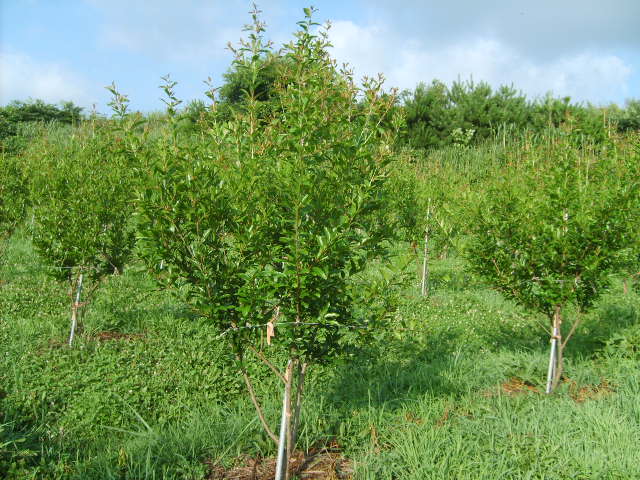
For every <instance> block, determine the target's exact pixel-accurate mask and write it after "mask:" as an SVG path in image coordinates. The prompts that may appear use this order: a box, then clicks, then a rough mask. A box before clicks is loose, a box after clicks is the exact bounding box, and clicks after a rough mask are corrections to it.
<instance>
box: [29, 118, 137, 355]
mask: <svg viewBox="0 0 640 480" xmlns="http://www.w3.org/2000/svg"><path fill="white" fill-rule="evenodd" d="M125 121H129V120H127V119H125V118H116V119H113V120H111V121H110V122H108V123H106V124H103V125H102V126H99V127H97V128H95V126H93V125H90V124H85V125H83V126H81V127H79V128H77V129H75V130H74V132H73V135H70V136H68V138H66V139H65V140H60V139H55V140H50V139H47V138H46V137H45V138H44V139H43V141H42V142H41V143H40V144H39V145H37V148H35V149H34V151H33V152H31V154H30V161H31V167H32V168H31V171H32V172H33V175H32V180H31V191H32V198H33V219H34V221H33V225H32V228H31V230H32V232H31V233H32V238H33V243H34V246H35V248H36V251H37V252H38V253H39V255H40V256H41V258H43V260H44V261H45V262H46V263H47V264H48V266H49V267H50V268H48V269H47V271H48V272H49V273H50V274H52V275H53V276H54V277H55V278H57V279H59V280H68V281H69V282H70V284H71V288H70V290H71V291H70V298H71V311H72V313H71V317H72V318H71V332H70V336H69V344H70V345H71V344H72V343H73V339H74V336H75V333H76V327H77V323H78V318H79V308H80V307H81V306H82V304H83V303H81V300H82V298H81V297H80V293H81V291H82V289H83V286H85V287H86V286H87V283H88V281H90V282H92V284H93V285H92V286H91V287H90V288H85V289H84V291H85V295H84V300H85V303H86V299H87V298H89V297H90V295H91V293H92V292H93V291H94V290H95V288H96V287H97V286H98V285H99V283H100V281H101V280H102V279H103V278H105V276H107V275H110V274H114V273H120V272H122V270H123V268H124V265H125V264H126V262H127V260H128V259H129V256H130V254H131V252H132V249H133V245H134V240H135V236H134V232H133V225H132V223H131V216H132V210H133V205H132V200H133V198H132V187H133V184H134V181H135V176H134V170H133V166H134V165H132V163H131V162H132V160H131V158H132V157H131V156H130V155H126V154H125V153H124V152H123V148H126V147H125V146H124V145H123V143H125V142H126V138H125V137H124V135H123V134H122V133H121V131H120V130H119V129H116V128H117V127H118V125H121V124H122V123H123V122H125Z"/></svg>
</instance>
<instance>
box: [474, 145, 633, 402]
mask: <svg viewBox="0 0 640 480" xmlns="http://www.w3.org/2000/svg"><path fill="white" fill-rule="evenodd" d="M544 154H548V155H549V158H548V160H547V159H544V157H543V158H537V159H536V162H532V164H530V165H525V166H522V165H519V166H514V167H513V168H509V169H508V170H507V171H506V172H505V174H504V177H503V178H502V179H500V180H499V181H497V183H496V185H495V186H494V188H492V189H491V190H490V191H489V192H487V194H486V197H485V200H484V203H483V204H482V205H481V207H480V208H479V210H478V212H477V213H476V215H475V219H474V240H473V243H472V245H471V247H470V249H469V252H468V257H469V262H470V264H471V267H472V268H473V269H474V270H475V271H476V272H478V273H480V274H481V275H483V276H484V277H486V278H487V279H488V280H489V281H490V282H491V283H492V284H493V285H494V286H495V287H496V288H497V289H498V290H500V291H501V292H502V293H503V294H505V295H506V296H507V297H509V298H511V299H513V300H515V301H516V302H518V303H520V304H521V305H523V306H525V307H526V308H529V309H531V310H534V311H537V312H540V313H543V314H545V315H546V316H547V317H548V318H549V321H550V324H551V328H552V334H551V342H552V349H551V358H550V362H549V374H548V379H547V393H550V392H551V391H552V390H553V388H555V386H557V384H558V382H559V381H560V379H561V376H562V369H563V349H564V347H565V345H566V343H567V342H568V341H569V339H570V338H571V335H572V334H573V332H574V331H575V328H576V327H577V321H578V320H575V321H574V324H573V325H572V327H571V329H570V331H569V333H568V334H567V335H566V337H564V340H563V330H562V323H563V312H564V310H565V307H566V306H567V305H569V304H574V305H576V306H577V307H578V308H579V309H580V310H581V311H584V310H586V309H588V308H589V307H590V306H591V305H592V304H593V302H594V301H595V300H596V299H597V297H598V295H599V294H600V293H601V292H602V290H603V289H604V288H605V287H606V286H607V284H608V280H609V279H608V274H609V273H610V272H612V271H613V270H614V269H616V267H617V266H618V265H619V262H620V260H621V254H622V253H623V251H624V249H625V248H626V247H628V246H629V245H631V244H632V243H633V236H634V235H635V234H636V231H637V221H638V192H639V186H640V176H639V175H638V173H639V171H638V159H637V158H632V157H630V156H621V157H618V156H617V155H616V154H615V152H607V153H605V154H602V155H601V156H600V157H597V158H593V157H589V156H587V155H584V154H582V153H581V152H579V151H578V150H576V149H574V148H572V147H570V146H568V145H561V146H559V147H555V148H554V149H552V150H550V151H548V152H544ZM534 164H535V166H534ZM578 318H579V317H578Z"/></svg>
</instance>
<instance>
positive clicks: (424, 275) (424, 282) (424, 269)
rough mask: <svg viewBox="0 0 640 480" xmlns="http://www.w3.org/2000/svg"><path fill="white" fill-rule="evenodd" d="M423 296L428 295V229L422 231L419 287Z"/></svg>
mask: <svg viewBox="0 0 640 480" xmlns="http://www.w3.org/2000/svg"><path fill="white" fill-rule="evenodd" d="M420 293H422V296H423V297H426V296H428V295H429V229H428V228H427V229H426V230H425V232H424V258H423V261H422V285H421V289H420Z"/></svg>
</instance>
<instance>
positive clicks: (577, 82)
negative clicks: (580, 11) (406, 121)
mask: <svg viewBox="0 0 640 480" xmlns="http://www.w3.org/2000/svg"><path fill="white" fill-rule="evenodd" d="M329 36H330V39H331V41H332V43H333V45H334V51H333V54H334V56H335V57H336V58H337V60H338V61H340V62H348V63H349V64H350V65H351V66H352V67H353V68H354V70H355V73H356V75H368V76H371V75H375V74H377V73H378V72H384V73H385V74H386V77H387V79H388V82H387V83H388V85H389V86H396V87H399V88H413V87H415V85H416V84H417V83H418V82H420V81H423V82H426V83H429V82H430V81H431V80H432V79H439V80H442V81H444V82H445V83H451V82H453V81H455V80H457V79H463V80H467V79H469V78H473V80H474V81H486V82H488V83H490V84H491V85H493V86H494V87H497V86H499V85H505V84H506V85H512V84H513V85H514V86H515V87H516V88H518V89H522V90H523V91H524V92H525V93H527V94H528V95H529V96H530V97H536V96H540V95H544V94H545V93H547V92H548V91H552V92H553V93H554V94H555V95H563V96H564V95H570V96H571V97H572V98H573V99H574V100H579V101H592V102H596V103H599V102H600V103H606V102H609V101H611V100H612V99H616V100H619V101H621V100H622V99H623V98H624V97H625V96H626V94H627V92H628V83H629V80H630V77H631V74H632V69H631V67H630V66H629V65H627V64H625V63H624V61H623V60H622V59H620V58H619V57H617V56H615V55H613V54H607V53H598V52H594V51H588V50H587V51H582V52H576V53H572V54H568V55H564V56H562V55H560V56H556V57H553V58H548V59H542V58H535V57H527V56H525V55H524V54H523V53H522V52H521V51H518V50H516V49H515V48H513V47H510V46H507V45H506V44H505V43H503V42H501V41H499V40H496V39H494V38H490V37H480V36H478V37H475V38H466V39H465V40H464V41H460V42H457V43H455V42H449V43H447V44H438V45H433V44H430V43H429V42H426V41H423V40H422V39H420V38H416V37H407V38H402V37H400V36H399V35H395V34H394V32H393V31H391V29H390V28H389V27H388V26H386V25H381V24H380V23H378V24H373V25H367V26H360V25H357V24H355V23H353V22H350V21H337V22H334V24H333V28H332V29H331V30H330V34H329Z"/></svg>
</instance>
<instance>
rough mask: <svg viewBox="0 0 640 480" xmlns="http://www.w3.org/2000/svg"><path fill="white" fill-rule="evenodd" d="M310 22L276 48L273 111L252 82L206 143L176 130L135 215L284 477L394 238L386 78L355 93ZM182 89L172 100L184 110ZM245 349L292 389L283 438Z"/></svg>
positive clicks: (269, 55)
mask: <svg viewBox="0 0 640 480" xmlns="http://www.w3.org/2000/svg"><path fill="white" fill-rule="evenodd" d="M305 15H306V17H305V20H303V21H301V22H299V23H298V25H299V29H298V31H297V33H296V34H295V39H294V40H293V41H292V42H291V43H289V44H287V45H285V46H284V47H283V50H282V51H281V52H279V53H278V57H277V58H278V60H277V61H278V62H279V65H280V68H279V69H278V78H277V79H276V82H275V84H274V87H273V90H272V91H271V96H270V99H269V102H271V105H270V107H269V108H264V106H261V105H259V104H258V102H259V101H258V100H257V98H256V91H255V88H254V86H252V85H251V84H250V85H249V88H248V89H247V90H246V100H245V102H244V104H243V108H241V109H237V110H234V111H233V112H232V115H231V118H230V120H228V121H224V122H218V121H214V122H213V123H212V124H211V126H210V130H209V131H208V132H206V133H205V134H203V136H201V137H190V136H181V135H180V134H174V135H171V136H170V137H169V138H167V139H166V142H167V144H166V145H165V146H164V147H163V148H160V149H158V152H157V158H156V160H155V167H154V168H155V170H154V172H152V174H151V175H150V177H151V178H152V179H155V183H151V182H150V183H149V184H148V185H147V187H146V188H144V189H142V190H141V191H140V195H139V199H138V206H137V218H138V222H137V223H138V228H139V235H140V238H139V242H140V243H139V245H140V252H141V254H142V255H143V256H144V257H145V258H146V259H147V261H148V263H149V265H150V266H152V267H153V268H154V269H155V271H156V273H157V275H158V278H160V279H161V280H164V281H166V282H167V283H169V284H175V283H180V284H182V285H186V286H188V288H189V292H190V300H191V303H192V305H193V306H194V307H195V308H196V309H197V311H198V312H199V313H200V314H202V315H203V316H205V317H207V318H208V319H210V321H211V322H212V323H214V324H215V325H216V326H217V328H218V329H219V330H220V332H221V334H220V337H221V338H222V339H225V340H226V341H228V343H229V345H230V347H231V349H232V350H233V352H234V353H235V356H236V359H237V362H238V366H239V369H240V371H241V373H242V375H243V377H244V381H245V383H246V386H247V389H248V391H249V395H250V396H251V399H252V401H253V403H254V405H255V407H256V409H257V412H258V416H259V418H260V420H261V422H262V425H263V427H264V429H265V430H266V432H267V433H268V435H269V436H270V437H271V438H272V439H273V441H274V442H275V443H276V444H277V445H278V446H279V450H280V455H279V458H280V459H281V461H280V462H279V467H278V468H279V469H280V470H279V472H280V474H282V475H284V474H285V473H283V472H285V471H286V468H284V466H285V465H287V464H288V463H287V461H286V457H287V455H288V454H290V453H291V452H292V450H293V448H294V446H295V443H296V435H297V429H298V425H299V415H300V409H301V404H302V395H303V384H304V377H305V372H306V370H307V365H308V364H311V363H314V362H326V361H328V360H330V358H331V357H332V356H333V355H335V354H337V353H339V352H340V350H341V348H342V341H343V339H344V338H345V337H346V336H354V335H355V336H358V335H360V336H366V335H367V333H368V332H370V329H369V328H363V327H368V325H370V323H372V322H373V321H374V319H369V321H368V322H367V321H366V320H364V319H363V318H362V317H361V316H359V315H358V314H357V313H356V309H354V303H355V302H356V301H357V299H362V298H361V297H363V296H365V295H363V293H362V290H361V289H359V288H357V285H356V280H357V277H358V274H360V273H362V272H363V270H364V269H365V267H366V265H367V264H368V262H369V261H370V260H371V259H372V258H374V257H379V256H380V255H382V254H383V253H384V250H385V249H384V248H383V242H384V240H385V239H386V238H388V236H389V235H390V232H389V231H388V229H387V228H386V227H385V225H384V223H383V222H380V221H379V220H378V215H377V214H378V213H379V212H380V211H381V209H382V208H383V207H384V197H383V188H382V187H383V185H384V183H385V181H386V178H387V171H388V168H389V167H388V164H389V162H390V160H391V149H390V148H388V145H389V144H391V142H392V141H393V140H394V135H395V133H394V132H392V131H388V130H387V129H382V128H380V120H379V119H381V118H383V117H384V113H385V112H386V111H388V110H389V109H391V107H392V105H393V102H394V99H393V96H389V95H383V91H382V81H381V80H366V81H365V82H364V87H362V88H358V87H357V86H356V84H355V83H354V81H353V79H352V77H351V75H350V74H349V72H348V71H346V70H339V69H338V68H337V67H336V64H335V62H334V60H332V59H331V58H330V56H329V54H328V52H327V48H328V47H329V43H328V41H327V36H326V35H327V34H326V31H324V30H320V31H319V33H315V29H316V24H315V23H314V22H313V21H312V19H311V15H312V10H311V9H305ZM253 16H254V17H253V18H254V22H253V25H252V26H251V27H248V28H249V37H248V40H246V41H244V42H243V43H242V44H241V45H240V47H239V48H238V49H236V50H235V54H236V59H235V61H234V68H235V69H239V70H241V71H243V72H244V75H245V77H246V78H253V79H254V80H255V79H257V78H259V69H260V68H264V67H265V65H268V64H269V61H271V60H272V59H274V58H276V57H275V56H274V55H276V54H274V53H273V52H272V50H271V49H270V45H268V44H267V43H265V42H264V40H263V28H264V27H263V25H262V24H261V23H260V21H259V20H258V17H257V12H253ZM171 86H172V85H169V86H168V87H169V88H165V92H167V93H168V95H169V98H170V100H169V101H168V102H167V103H168V104H169V105H175V104H176V103H177V101H176V100H175V99H173V98H172V95H173V93H172V90H171V88H170V87H171ZM212 97H213V98H215V97H214V96H213V95H212ZM212 108H215V105H214V106H212ZM259 109H260V111H258V110H259ZM265 112H266V113H265ZM213 117H214V118H215V115H213ZM396 123H397V122H396ZM380 317H382V314H380V315H379V316H378V317H377V318H380ZM354 332H355V333H354ZM248 354H251V355H256V356H257V357H258V358H260V359H261V360H262V361H264V362H265V363H266V364H267V365H268V366H269V367H270V368H271V370H272V371H273V372H274V375H276V376H277V377H278V378H279V379H280V380H282V382H283V385H284V392H285V393H284V402H283V404H284V405H283V416H282V421H281V428H280V435H279V436H278V435H276V434H275V433H274V430H273V429H272V428H271V427H270V426H269V424H268V421H267V419H266V418H265V415H264V413H263V412H262V409H261V407H260V402H259V401H258V399H257V397H256V395H255V391H254V388H253V386H252V381H251V378H250V376H249V374H248V371H247V369H246V367H245V365H246V363H245V356H246V355H248ZM283 356H284V357H285V358H287V359H288V360H287V362H286V366H285V367H284V369H281V368H279V367H278V366H277V360H276V359H277V358H282V357H283Z"/></svg>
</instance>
